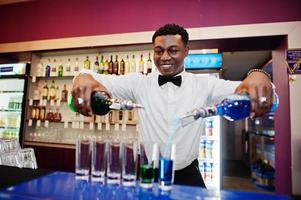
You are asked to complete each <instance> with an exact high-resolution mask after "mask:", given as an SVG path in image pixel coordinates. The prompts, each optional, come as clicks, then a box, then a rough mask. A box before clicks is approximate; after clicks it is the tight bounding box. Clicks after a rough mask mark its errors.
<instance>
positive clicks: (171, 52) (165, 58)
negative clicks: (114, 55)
mask: <svg viewBox="0 0 301 200" xmlns="http://www.w3.org/2000/svg"><path fill="white" fill-rule="evenodd" d="M188 40H189V36H188V33H187V31H186V30H185V29H184V28H183V27H181V26H179V25H176V24H166V25H164V26H162V27H160V28H159V29H158V30H157V31H156V32H155V33H154V35H153V37H152V43H153V49H154V57H153V59H154V63H155V65H156V67H157V69H158V70H157V72H153V73H151V74H148V75H143V74H141V73H129V74H126V75H121V76H116V75H102V74H97V73H95V72H92V71H89V70H82V71H81V72H80V73H79V74H78V75H77V76H76V77H75V78H74V81H73V89H72V95H73V99H74V100H75V101H74V104H75V107H76V109H77V111H78V112H80V113H81V114H83V115H85V116H91V115H92V110H91V105H90V98H91V93H92V92H94V91H102V92H105V93H107V94H108V95H109V96H110V97H113V98H117V99H128V100H132V101H134V102H136V103H138V104H141V105H143V106H144V109H138V115H139V125H140V126H139V129H140V130H139V132H140V136H141V138H142V140H144V141H150V140H151V141H152V142H156V143H159V144H164V143H166V142H167V139H168V133H169V129H170V125H171V124H172V123H173V120H174V119H175V118H176V117H180V116H183V115H184V114H186V113H187V112H189V111H191V110H193V109H195V108H199V107H203V106H207V105H212V104H214V103H217V102H219V101H220V100H222V98H223V97H225V96H227V95H230V94H233V93H244V92H246V93H248V94H249V97H250V99H251V117H257V116H262V115H263V114H264V113H266V112H268V111H269V109H270V107H271V103H272V93H273V88H272V84H271V81H270V79H269V76H268V74H266V73H265V72H264V71H261V70H254V71H250V72H249V73H248V76H247V77H246V78H245V79H244V80H243V81H242V82H239V81H226V80H222V79H218V78H215V77H211V76H197V75H195V74H192V73H188V72H185V70H184V66H183V63H184V58H185V57H186V56H187V55H188V52H189V47H188ZM201 123H202V120H197V121H196V122H195V123H191V124H189V125H187V126H185V127H180V126H178V127H176V129H175V132H174V134H173V137H172V138H171V140H172V143H175V144H176V159H175V163H174V168H175V179H174V183H175V184H182V185H191V186H200V187H205V184H204V181H203V178H202V176H201V173H200V171H199V168H198V160H197V157H198V146H199V138H200V133H201Z"/></svg>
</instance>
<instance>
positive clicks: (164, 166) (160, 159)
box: [75, 135, 176, 190]
mask: <svg viewBox="0 0 301 200" xmlns="http://www.w3.org/2000/svg"><path fill="white" fill-rule="evenodd" d="M175 149H176V148H175V144H159V143H153V142H141V141H138V140H137V138H133V137H128V138H122V137H114V136H113V135H111V136H97V137H86V136H79V138H78V139H77V142H76V161H75V162H76V163H75V173H76V178H77V179H84V180H89V178H91V181H93V182H100V183H102V184H117V185H120V184H122V185H123V186H126V187H131V186H132V187H133V186H137V185H139V186H140V187H142V188H152V187H153V186H154V182H157V181H158V183H159V188H160V189H162V190H171V188H172V184H173V179H174V167H173V164H174V161H175Z"/></svg>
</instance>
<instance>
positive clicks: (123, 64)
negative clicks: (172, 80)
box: [119, 58, 125, 75]
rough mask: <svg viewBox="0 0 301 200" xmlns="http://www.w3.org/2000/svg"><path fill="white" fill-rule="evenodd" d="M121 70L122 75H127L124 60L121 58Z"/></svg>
mask: <svg viewBox="0 0 301 200" xmlns="http://www.w3.org/2000/svg"><path fill="white" fill-rule="evenodd" d="M119 70H120V75H124V74H125V62H124V60H123V58H121V61H120V67H119Z"/></svg>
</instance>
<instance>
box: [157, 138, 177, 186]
mask: <svg viewBox="0 0 301 200" xmlns="http://www.w3.org/2000/svg"><path fill="white" fill-rule="evenodd" d="M175 153H176V145H175V144H170V143H167V144H165V145H164V146H163V147H162V148H161V157H160V160H159V188H160V189H161V190H164V191H169V190H171V189H172V185H173V182H174V167H173V165H174V160H175Z"/></svg>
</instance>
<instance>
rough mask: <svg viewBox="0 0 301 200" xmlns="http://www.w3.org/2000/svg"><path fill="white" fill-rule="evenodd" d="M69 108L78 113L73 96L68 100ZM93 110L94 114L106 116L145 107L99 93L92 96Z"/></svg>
mask: <svg viewBox="0 0 301 200" xmlns="http://www.w3.org/2000/svg"><path fill="white" fill-rule="evenodd" d="M68 106H69V108H70V109H71V110H72V111H74V112H76V108H75V106H74V103H73V97H72V96H69V98H68ZM91 108H92V111H93V113H94V114H96V115H105V114H107V113H108V112H110V111H111V110H132V109H134V108H143V106H142V105H140V104H136V103H133V102H132V101H130V100H121V99H110V98H108V96H107V95H106V94H105V93H103V92H99V91H97V92H93V93H92V95H91Z"/></svg>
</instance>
